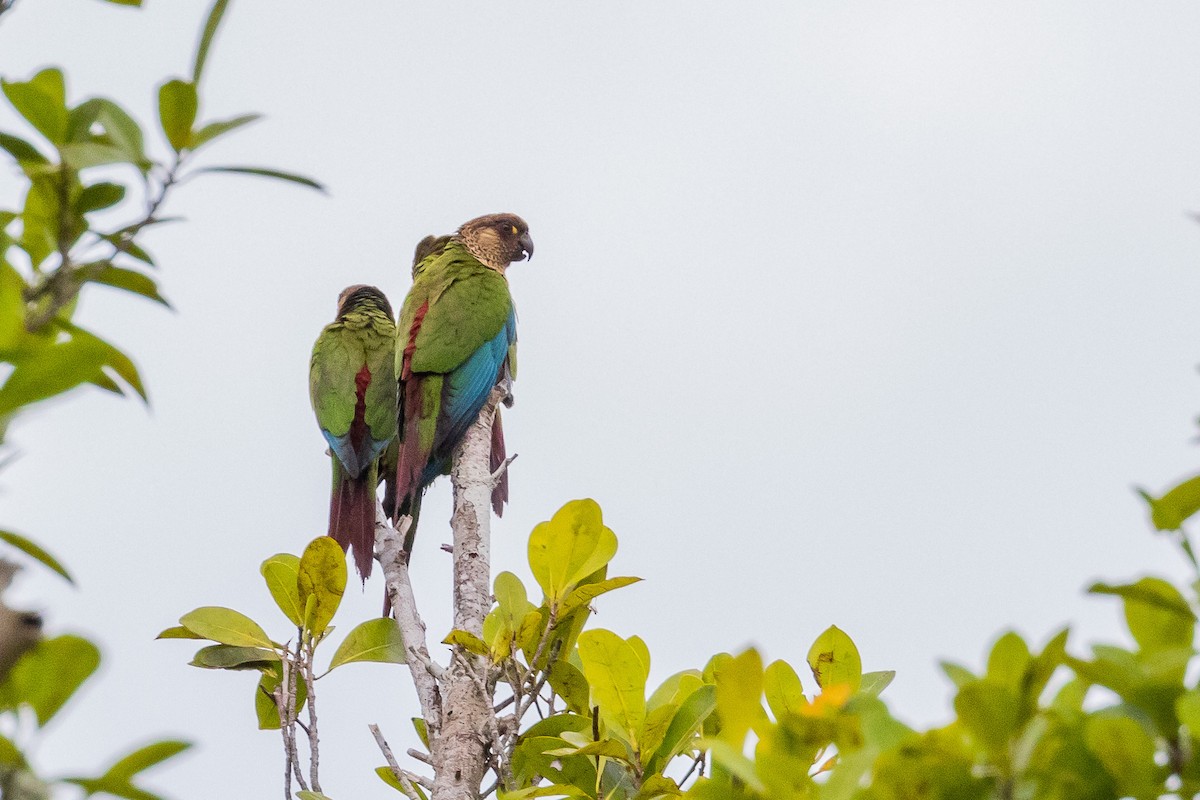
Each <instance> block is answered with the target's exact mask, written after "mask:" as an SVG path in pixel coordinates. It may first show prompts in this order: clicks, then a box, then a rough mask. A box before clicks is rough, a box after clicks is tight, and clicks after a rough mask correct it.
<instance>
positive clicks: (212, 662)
mask: <svg viewBox="0 0 1200 800" xmlns="http://www.w3.org/2000/svg"><path fill="white" fill-rule="evenodd" d="M278 661H279V655H278V654H276V652H275V651H274V650H267V649H265V648H262V647H231V646H230V645H227V644H214V645H211V646H209V647H202V648H200V649H199V650H198V651H197V652H196V655H195V657H194V658H193V659H192V660H191V662H189V663H190V665H191V666H193V667H201V668H203V669H262V668H263V667H265V666H268V665H269V664H270V663H272V662H275V663H278Z"/></svg>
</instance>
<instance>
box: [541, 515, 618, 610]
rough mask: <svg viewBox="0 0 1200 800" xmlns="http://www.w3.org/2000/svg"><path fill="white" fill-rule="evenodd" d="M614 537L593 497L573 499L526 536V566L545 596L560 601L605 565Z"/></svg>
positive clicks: (611, 555) (615, 538) (612, 547)
mask: <svg viewBox="0 0 1200 800" xmlns="http://www.w3.org/2000/svg"><path fill="white" fill-rule="evenodd" d="M616 552H617V537H616V534H614V533H613V532H612V531H611V530H609V529H608V528H606V527H605V526H604V521H603V518H602V516H601V512H600V506H599V505H597V503H596V501H595V500H590V499H587V500H573V501H571V502H569V503H567V504H566V505H564V506H563V507H562V508H560V509H559V510H558V511H557V512H556V513H555V514H554V516H553V517H552V518H551V519H550V521H548V522H542V523H539V524H538V525H537V527H535V528H534V529H533V532H532V533H531V534H530V535H529V566H530V569H531V570H532V571H533V576H534V578H535V579H536V580H537V582H538V585H539V586H541V587H542V591H543V592H545V594H546V597H548V598H550V600H551V601H553V602H559V601H561V600H563V599H564V598H565V597H566V596H567V594H568V592H569V591H570V589H571V587H572V586H573V585H574V584H576V583H578V582H579V581H580V580H581V579H583V578H585V577H587V576H588V575H590V574H592V573H593V572H595V571H596V570H598V569H600V568H601V567H603V566H604V565H605V564H607V563H608V562H609V561H610V560H612V557H613V556H614V555H615V554H616Z"/></svg>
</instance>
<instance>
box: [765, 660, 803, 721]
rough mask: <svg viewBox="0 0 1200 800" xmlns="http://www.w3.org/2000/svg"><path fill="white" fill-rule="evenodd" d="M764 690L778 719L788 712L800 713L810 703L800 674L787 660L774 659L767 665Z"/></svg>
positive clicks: (768, 702) (768, 703) (772, 711)
mask: <svg viewBox="0 0 1200 800" xmlns="http://www.w3.org/2000/svg"><path fill="white" fill-rule="evenodd" d="M763 691H764V692H765V693H766V695H767V705H769V706H770V707H771V713H772V714H774V715H775V719H776V720H779V719H780V718H781V717H783V716H785V715H788V714H800V713H802V712H803V710H804V707H805V706H807V705H808V698H807V697H805V696H804V686H803V684H801V682H800V676H799V675H797V674H796V670H795V669H793V668H792V665H791V664H789V663H787V662H786V661H772V662H771V663H770V664H768V665H767V669H766V670H765V671H764V672H763Z"/></svg>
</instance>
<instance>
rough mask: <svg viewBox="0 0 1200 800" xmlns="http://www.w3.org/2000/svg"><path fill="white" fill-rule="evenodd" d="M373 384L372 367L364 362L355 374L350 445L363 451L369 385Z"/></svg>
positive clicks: (357, 450) (356, 449)
mask: <svg viewBox="0 0 1200 800" xmlns="http://www.w3.org/2000/svg"><path fill="white" fill-rule="evenodd" d="M370 385H371V368H370V367H368V366H367V365H366V364H363V366H362V369H360V370H359V371H358V374H357V375H355V376H354V420H353V421H352V422H351V423H350V447H351V448H353V449H354V450H355V451H356V452H362V444H363V440H364V439H366V437H367V387H368V386H370Z"/></svg>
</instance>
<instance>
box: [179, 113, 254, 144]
mask: <svg viewBox="0 0 1200 800" xmlns="http://www.w3.org/2000/svg"><path fill="white" fill-rule="evenodd" d="M260 119H262V114H242V115H241V116H239V117H234V118H233V119H226V120H221V121H219V122H210V123H208V124H207V125H205V126H204V127H202V128H200V129H199V130H198V131H196V132H195V134H193V135H192V141H191V143H190V144H189V145H188V146H189V147H190V148H191V149H192V150H199V149H200V148H201V147H203V146H204V145H206V144H208V143H209V142H211V141H212V140H213V139H216V138H217V137H218V136H223V135H225V134H227V133H229V132H230V131H234V130H237V129H238V128H240V127H242V126H243V125H249V124H250V123H251V122H255V121H257V120H260Z"/></svg>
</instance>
